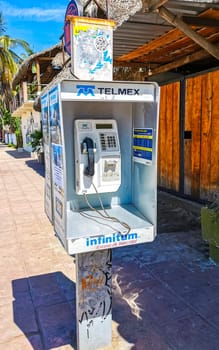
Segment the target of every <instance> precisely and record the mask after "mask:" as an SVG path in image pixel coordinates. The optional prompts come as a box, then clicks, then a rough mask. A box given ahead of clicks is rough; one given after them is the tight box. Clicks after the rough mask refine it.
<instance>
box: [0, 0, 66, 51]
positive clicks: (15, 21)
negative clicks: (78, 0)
mask: <svg viewBox="0 0 219 350" xmlns="http://www.w3.org/2000/svg"><path fill="white" fill-rule="evenodd" d="M68 3H69V0H53V1H49V0H38V1H36V2H35V1H34V0H6V1H4V0H0V11H1V12H2V14H3V20H4V27H5V29H6V31H5V33H4V34H7V35H9V36H10V37H12V38H15V39H21V40H25V41H27V42H28V43H29V45H30V48H31V49H32V50H33V51H34V52H39V51H42V50H45V49H47V48H49V47H51V46H53V45H56V44H57V43H58V42H59V39H60V36H61V35H62V34H63V26H64V17H65V11H66V8H67V6H68ZM15 51H16V50H15Z"/></svg>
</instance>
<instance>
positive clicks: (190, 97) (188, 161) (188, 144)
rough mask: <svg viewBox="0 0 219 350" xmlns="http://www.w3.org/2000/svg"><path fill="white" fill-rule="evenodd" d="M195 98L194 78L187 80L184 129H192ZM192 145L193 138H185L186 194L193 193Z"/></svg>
mask: <svg viewBox="0 0 219 350" xmlns="http://www.w3.org/2000/svg"><path fill="white" fill-rule="evenodd" d="M192 100H193V79H191V78H190V79H187V80H186V91H185V123H184V130H185V131H192V125H191V114H192ZM191 145H192V140H184V194H186V195H191Z"/></svg>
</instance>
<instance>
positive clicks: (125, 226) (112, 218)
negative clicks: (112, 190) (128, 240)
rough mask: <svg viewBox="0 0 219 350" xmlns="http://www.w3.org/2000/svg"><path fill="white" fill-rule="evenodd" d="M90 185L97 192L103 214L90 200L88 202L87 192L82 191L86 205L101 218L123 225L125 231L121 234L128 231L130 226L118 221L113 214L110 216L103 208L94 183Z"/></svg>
mask: <svg viewBox="0 0 219 350" xmlns="http://www.w3.org/2000/svg"><path fill="white" fill-rule="evenodd" d="M92 185H93V187H94V189H95V192H96V194H97V196H98V199H99V202H100V206H101V208H102V210H103V212H104V214H105V215H104V214H103V213H101V212H100V211H99V210H98V209H96V208H94V207H93V206H92V205H91V204H90V202H89V200H88V198H87V194H86V193H85V192H84V193H83V196H84V200H85V202H86V203H87V205H88V207H89V208H90V209H91V210H93V211H95V212H96V213H98V214H99V215H100V216H101V217H102V218H104V219H105V220H110V221H112V222H117V223H118V224H120V225H121V226H123V227H124V228H125V230H126V232H125V233H123V232H120V233H121V234H127V233H129V232H130V230H131V227H130V226H129V225H128V224H127V223H126V222H123V221H120V220H119V219H118V218H116V217H115V216H110V215H109V214H108V213H107V211H106V209H105V208H104V205H103V202H102V199H101V197H100V194H99V192H98V191H97V188H96V186H95V185H94V183H92Z"/></svg>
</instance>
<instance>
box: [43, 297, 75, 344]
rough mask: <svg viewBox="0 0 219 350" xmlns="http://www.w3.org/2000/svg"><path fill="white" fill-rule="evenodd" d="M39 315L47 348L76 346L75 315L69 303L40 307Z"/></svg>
mask: <svg viewBox="0 0 219 350" xmlns="http://www.w3.org/2000/svg"><path fill="white" fill-rule="evenodd" d="M37 315H38V319H39V324H40V328H41V332H42V336H43V342H44V344H45V347H46V349H51V348H59V347H61V346H69V345H72V346H73V347H74V346H75V343H76V329H75V315H74V314H73V312H72V309H71V307H70V304H69V303H67V302H66V303H61V304H56V305H50V306H41V307H38V308H37Z"/></svg>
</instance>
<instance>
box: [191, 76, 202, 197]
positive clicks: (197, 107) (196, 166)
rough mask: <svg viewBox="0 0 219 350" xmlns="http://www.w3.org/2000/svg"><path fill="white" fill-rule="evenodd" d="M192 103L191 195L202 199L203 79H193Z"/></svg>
mask: <svg viewBox="0 0 219 350" xmlns="http://www.w3.org/2000/svg"><path fill="white" fill-rule="evenodd" d="M193 80H194V82H193V102H192V116H191V117H192V179H191V180H192V183H191V185H192V186H191V195H192V197H193V198H195V199H196V198H197V199H198V198H199V197H200V193H199V190H200V144H201V142H200V141H201V140H200V125H201V122H200V118H201V88H200V87H201V77H200V76H198V77H195V78H193Z"/></svg>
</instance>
